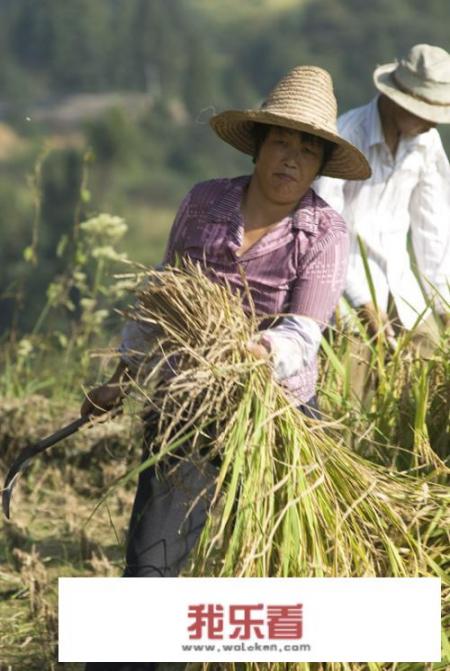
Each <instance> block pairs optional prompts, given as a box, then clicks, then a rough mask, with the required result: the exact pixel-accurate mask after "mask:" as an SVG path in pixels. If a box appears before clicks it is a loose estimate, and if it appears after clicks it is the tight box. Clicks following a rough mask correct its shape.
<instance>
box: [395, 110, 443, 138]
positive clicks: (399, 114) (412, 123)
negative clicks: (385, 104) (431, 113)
mask: <svg viewBox="0 0 450 671" xmlns="http://www.w3.org/2000/svg"><path fill="white" fill-rule="evenodd" d="M395 125H396V126H397V130H398V132H399V133H400V134H401V135H404V136H406V137H415V136H416V135H421V134H422V133H426V132H427V131H429V130H430V128H435V127H436V124H435V123H433V122H432V121H427V120H426V119H421V118H420V117H418V116H416V115H415V114H412V112H408V111H407V110H405V109H403V107H400V106H399V105H395Z"/></svg>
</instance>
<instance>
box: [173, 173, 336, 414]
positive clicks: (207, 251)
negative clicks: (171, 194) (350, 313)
mask: <svg viewBox="0 0 450 671" xmlns="http://www.w3.org/2000/svg"><path fill="white" fill-rule="evenodd" d="M249 181H250V177H248V176H244V177H236V178H234V179H215V180H211V181H208V182H202V183H200V184H197V185H196V186H194V188H193V189H192V190H191V191H190V192H189V193H188V194H187V196H186V197H185V198H184V200H183V202H182V204H181V206H180V209H179V210H178V213H177V216H176V218H175V221H174V224H173V227H172V230H171V232H170V236H169V242H168V246H167V250H166V254H165V258H164V263H169V264H173V263H174V262H175V259H176V256H177V255H179V256H183V255H187V256H189V257H190V258H191V259H193V260H198V261H201V262H206V264H207V266H208V267H209V268H211V269H212V270H213V274H214V276H215V278H216V279H218V280H219V281H220V279H221V278H224V279H225V278H226V279H227V281H228V283H229V284H230V286H231V287H232V288H233V289H235V290H238V291H239V292H242V295H243V302H244V308H245V307H246V306H245V295H244V286H243V281H242V277H241V274H240V272H239V269H240V268H241V269H242V270H243V271H244V273H245V275H246V279H247V282H248V286H249V289H250V293H251V295H252V299H253V301H254V304H255V309H256V312H257V314H258V315H260V316H264V315H267V316H274V315H281V314H294V315H303V316H305V317H309V318H312V319H314V320H316V321H317V322H318V323H319V325H320V327H321V328H324V327H325V326H326V325H327V323H328V321H329V319H330V317H331V315H332V314H333V312H334V309H335V307H336V304H337V302H338V299H339V296H340V295H341V293H342V291H343V288H344V284H345V276H346V269H347V259H348V234H347V228H346V225H345V223H344V221H343V219H342V217H341V216H340V215H339V214H338V213H337V212H335V211H334V210H333V209H332V208H331V207H330V206H329V205H327V203H325V201H324V200H322V199H321V198H320V197H319V196H318V195H317V194H316V193H315V192H314V191H313V190H312V189H309V190H308V191H307V193H306V194H305V196H304V197H303V198H302V199H301V201H300V202H299V204H298V206H297V208H296V209H295V210H294V211H293V212H292V214H291V215H290V216H288V217H286V218H285V219H283V220H282V221H281V222H280V223H279V224H278V225H277V226H276V227H275V228H273V229H271V230H270V231H268V232H267V233H266V234H265V235H264V236H263V237H262V238H260V239H259V240H258V241H257V242H256V243H255V244H254V245H252V247H250V248H249V249H248V250H247V251H246V252H245V253H244V254H242V256H238V255H237V251H238V250H239V248H240V247H241V245H242V241H243V232H244V222H243V218H242V215H241V211H240V205H241V200H242V195H243V191H244V189H245V188H246V187H247V185H248V183H249ZM316 380H317V359H316V357H314V358H313V360H312V361H310V362H309V363H308V364H307V365H305V366H304V367H302V368H301V369H300V370H299V372H298V374H295V375H293V376H292V377H290V378H287V379H285V380H283V386H284V387H286V388H287V389H288V390H289V391H290V392H291V393H292V394H293V395H294V396H295V397H296V399H298V400H299V401H300V402H302V403H305V402H307V401H308V400H310V399H311V397H312V396H314V394H315V385H316Z"/></svg>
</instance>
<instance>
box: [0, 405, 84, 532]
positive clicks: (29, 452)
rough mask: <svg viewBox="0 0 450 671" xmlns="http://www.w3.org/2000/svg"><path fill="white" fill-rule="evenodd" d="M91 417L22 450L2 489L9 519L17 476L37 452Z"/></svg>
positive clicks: (74, 429) (4, 511)
mask: <svg viewBox="0 0 450 671" xmlns="http://www.w3.org/2000/svg"><path fill="white" fill-rule="evenodd" d="M90 419H91V418H90V416H89V415H86V416H84V417H79V418H78V419H76V420H75V421H74V422H71V423H70V424H67V426H64V427H63V428H62V429H60V430H59V431H56V433H52V435H51V436H47V438H43V439H42V440H40V441H39V442H38V443H36V444H35V445H31V446H29V447H25V448H24V449H23V450H22V451H21V452H20V454H19V456H18V457H17V459H16V460H15V461H14V463H13V464H12V466H11V468H10V469H9V471H8V474H7V476H6V478H5V483H4V486H3V491H2V507H3V514H4V515H5V517H6V518H7V519H9V514H10V503H11V495H12V491H13V488H14V485H15V483H16V480H17V477H18V475H19V474H20V473H21V472H22V471H23V469H24V468H25V467H26V466H27V464H28V463H29V462H30V461H31V459H33V458H34V457H35V456H36V455H37V454H40V453H41V452H44V451H45V450H46V449H47V448H49V447H51V446H52V445H55V444H56V443H58V442H59V441H60V440H63V439H64V438H67V437H68V436H70V435H72V433H75V431H78V429H79V428H80V427H81V426H83V424H86V422H88V421H89V420H90Z"/></svg>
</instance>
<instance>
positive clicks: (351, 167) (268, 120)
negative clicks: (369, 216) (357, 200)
mask: <svg viewBox="0 0 450 671" xmlns="http://www.w3.org/2000/svg"><path fill="white" fill-rule="evenodd" d="M336 115H337V104H336V98H335V97H334V93H333V82H332V80H331V77H330V75H329V74H328V72H327V71H326V70H322V68H318V67H314V66H311V65H306V66H299V67H296V68H294V69H293V70H291V71H290V72H289V73H288V74H287V75H286V76H285V77H283V78H282V79H281V80H280V81H279V82H278V84H277V85H276V86H275V87H274V88H273V89H272V91H271V92H270V93H269V96H268V97H267V99H266V100H265V102H264V103H263V104H262V105H261V107H260V108H259V109H250V110H227V111H226V112H222V113H221V114H216V115H215V116H213V117H212V118H211V119H210V124H211V126H212V127H213V129H214V130H215V132H216V133H217V135H218V136H219V137H221V138H222V140H225V142H228V144H231V145H232V146H233V147H235V148H236V149H239V150H240V151H242V152H244V153H245V154H250V155H251V156H253V154H254V148H255V145H254V134H253V127H254V123H265V124H269V125H272V126H282V127H284V128H292V129H293V130H299V131H304V132H306V133H311V134H312V135H317V136H318V137H321V138H323V139H325V140H329V141H330V142H333V143H334V144H335V145H336V147H335V149H334V151H333V153H332V155H331V157H330V159H329V160H328V161H327V162H326V164H325V166H324V168H323V170H322V174H323V175H328V177H341V178H343V179H367V177H370V174H371V171H370V167H369V164H368V162H367V160H366V158H365V156H364V155H363V154H362V153H361V152H360V151H359V149H357V148H356V147H354V146H353V145H352V144H350V142H347V141H346V140H344V139H343V138H342V137H341V136H340V135H339V134H338V131H337V127H336Z"/></svg>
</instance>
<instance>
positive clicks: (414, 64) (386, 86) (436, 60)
mask: <svg viewBox="0 0 450 671" xmlns="http://www.w3.org/2000/svg"><path fill="white" fill-rule="evenodd" d="M373 80H374V83H375V86H376V87H377V89H378V90H379V91H381V93H384V94H385V95H386V96H387V97H388V98H390V99H391V100H393V101H394V102H395V103H397V104H398V105H400V107H403V108H404V109H406V110H407V111H408V112H411V113H412V114H415V115H416V116H418V117H420V118H421V119H425V120H426V121H431V122H433V123H450V55H449V54H448V53H447V52H446V51H445V49H441V48H440V47H433V46H430V45H429V44H416V45H415V46H414V47H412V49H411V50H410V52H409V54H408V55H407V57H406V58H404V59H401V60H400V61H396V62H395V63H386V64H385V65H380V66H379V67H377V68H376V70H375V72H374V73H373Z"/></svg>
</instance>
